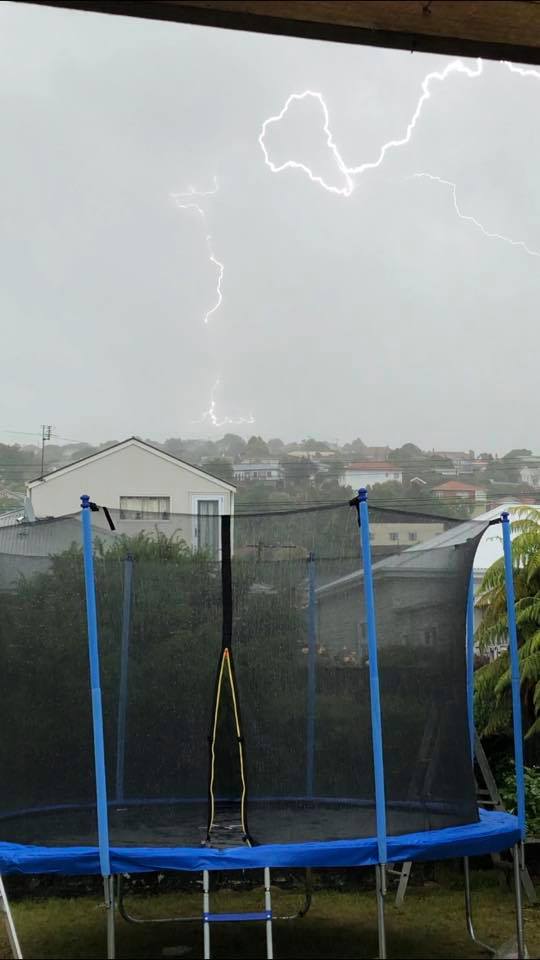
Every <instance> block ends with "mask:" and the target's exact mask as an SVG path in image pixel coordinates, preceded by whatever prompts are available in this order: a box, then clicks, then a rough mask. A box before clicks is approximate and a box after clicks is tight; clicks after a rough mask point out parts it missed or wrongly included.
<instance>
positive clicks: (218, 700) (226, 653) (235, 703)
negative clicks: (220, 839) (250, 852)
mask: <svg viewBox="0 0 540 960" xmlns="http://www.w3.org/2000/svg"><path fill="white" fill-rule="evenodd" d="M225 663H226V664H227V675H228V677H229V684H230V687H231V696H232V703H233V711H234V724H235V728H236V736H237V738H238V755H239V758H240V779H241V781H242V796H241V800H240V821H241V824H242V830H243V831H244V834H247V830H246V822H245V804H246V793H247V788H246V775H245V769H244V751H243V749H242V744H241V742H240V740H241V736H242V731H241V728H240V714H239V710H238V701H237V698H236V689H235V685H234V677H233V672H232V667H231V658H230V656H229V651H228V649H227V648H225V650H224V651H223V655H222V657H221V663H220V667H219V674H218V682H217V690H216V710H215V714H214V724H213V728H212V745H211V763H210V830H211V829H212V827H213V825H214V816H215V809H216V805H215V795H214V781H215V763H216V735H217V725H218V717H219V708H220V706H221V687H222V682H223V671H224V667H225ZM248 842H249V841H248Z"/></svg>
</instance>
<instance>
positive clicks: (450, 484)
mask: <svg viewBox="0 0 540 960" xmlns="http://www.w3.org/2000/svg"><path fill="white" fill-rule="evenodd" d="M431 492H432V494H433V496H434V497H437V499H439V500H462V501H464V502H465V503H470V504H485V503H486V501H487V493H486V491H485V489H484V488H483V487H477V486H475V485H474V484H472V483H464V482H463V481H462V480H447V481H446V483H440V484H439V485H438V486H436V487H433V489H432V491H431Z"/></svg>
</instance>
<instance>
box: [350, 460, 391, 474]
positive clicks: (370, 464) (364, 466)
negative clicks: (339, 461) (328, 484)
mask: <svg viewBox="0 0 540 960" xmlns="http://www.w3.org/2000/svg"><path fill="white" fill-rule="evenodd" d="M345 469H346V470H366V471H367V470H374V471H377V473H380V471H381V470H384V471H385V472H386V473H390V472H392V473H401V472H402V469H401V467H400V466H398V464H397V463H390V461H389V460H363V461H359V462H358V463H349V464H347V466H346V467H345Z"/></svg>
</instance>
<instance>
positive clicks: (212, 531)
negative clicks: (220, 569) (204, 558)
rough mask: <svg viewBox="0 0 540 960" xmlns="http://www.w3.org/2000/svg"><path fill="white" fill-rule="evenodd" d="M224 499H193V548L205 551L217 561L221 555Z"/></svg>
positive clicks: (199, 497)
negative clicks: (221, 517) (221, 522)
mask: <svg viewBox="0 0 540 960" xmlns="http://www.w3.org/2000/svg"><path fill="white" fill-rule="evenodd" d="M223 500H224V498H223V497H211V496H209V497H206V496H194V497H193V508H194V509H193V547H194V549H195V550H204V551H205V552H206V553H208V554H209V555H210V556H211V557H213V558H214V559H215V560H219V557H220V553H221V524H220V519H219V518H220V516H221V514H222V513H223Z"/></svg>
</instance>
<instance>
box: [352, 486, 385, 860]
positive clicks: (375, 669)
mask: <svg viewBox="0 0 540 960" xmlns="http://www.w3.org/2000/svg"><path fill="white" fill-rule="evenodd" d="M358 517H359V521H360V540H361V543H362V559H363V565H364V577H363V579H364V603H365V607H366V625H367V641H368V654H369V692H370V701H371V737H372V741H373V769H374V774H375V816H376V823H377V847H378V852H379V863H381V864H383V863H386V860H387V854H386V797H385V787H384V754H383V737H382V721H381V697H380V690H379V664H378V659H377V622H376V617H375V597H374V593H373V571H372V568H371V543H370V539H369V512H368V505H367V491H366V490H364V489H361V490H359V491H358Z"/></svg>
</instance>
